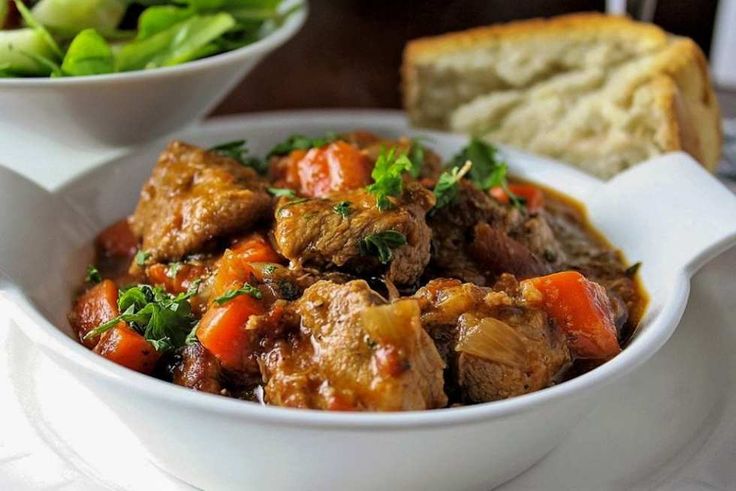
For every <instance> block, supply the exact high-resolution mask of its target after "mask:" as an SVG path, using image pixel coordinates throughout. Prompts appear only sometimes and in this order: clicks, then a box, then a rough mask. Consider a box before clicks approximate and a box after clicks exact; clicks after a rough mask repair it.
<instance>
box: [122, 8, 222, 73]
mask: <svg viewBox="0 0 736 491" xmlns="http://www.w3.org/2000/svg"><path fill="white" fill-rule="evenodd" d="M234 26H235V19H234V18H233V17H232V16H231V15H230V14H227V13H224V12H223V13H218V14H214V15H194V16H192V17H189V18H187V19H185V20H183V21H181V22H177V23H175V24H173V25H171V26H169V27H167V28H165V29H163V30H161V31H158V32H156V33H155V34H152V35H151V36H149V37H147V38H145V39H136V40H134V41H132V42H130V43H128V44H126V45H124V46H123V47H122V48H121V49H120V52H119V53H118V57H117V69H118V70H120V71H129V70H140V69H144V68H156V67H163V66H171V65H178V64H180V63H185V62H187V61H191V60H195V59H197V58H201V57H203V56H207V55H210V54H213V53H215V52H217V46H216V45H215V44H213V42H214V41H215V40H216V39H217V38H219V37H220V36H222V35H223V34H224V33H225V32H227V31H228V30H230V29H231V28H233V27H234Z"/></svg>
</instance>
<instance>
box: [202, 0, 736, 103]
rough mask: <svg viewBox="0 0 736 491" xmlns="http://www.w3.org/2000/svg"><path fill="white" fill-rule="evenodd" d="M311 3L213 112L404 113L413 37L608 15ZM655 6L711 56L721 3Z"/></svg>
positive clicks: (537, 2) (551, 0) (465, 0)
mask: <svg viewBox="0 0 736 491" xmlns="http://www.w3.org/2000/svg"><path fill="white" fill-rule="evenodd" d="M646 1H647V0H643V2H640V3H646ZM730 1H732V0H721V2H730ZM309 3H310V10H311V12H310V16H309V19H308V20H307V23H306V25H305V26H304V28H303V29H302V31H301V32H300V33H299V34H297V35H296V36H295V37H294V38H293V39H292V40H291V41H290V42H288V43H287V44H285V45H284V46H283V47H282V48H281V49H279V50H277V51H276V52H274V53H273V55H272V56H270V57H269V58H268V59H267V60H265V61H264V62H263V63H262V64H261V65H260V66H258V67H257V68H256V69H255V70H254V71H253V72H252V73H251V74H250V75H249V76H248V77H247V78H245V79H244V80H243V82H242V83H241V84H240V85H239V86H238V87H237V88H236V89H235V90H234V91H233V92H232V93H231V94H230V95H229V96H228V97H227V99H225V101H223V103H222V104H221V105H220V106H219V107H218V108H217V109H216V111H215V114H229V113H239V112H251V111H266V110H274V109H292V108H315V107H322V108H324V107H381V108H398V107H400V104H401V99H400V90H399V66H400V64H401V53H402V50H403V47H404V45H405V43H406V42H407V41H408V40H410V39H414V38H417V37H421V36H428V35H434V34H440V33H444V32H449V31H456V30H462V29H467V28H469V27H475V26H481V25H487V24H491V23H495V22H506V21H510V20H514V19H525V18H530V17H548V16H552V15H558V14H564V13H570V12H580V11H599V12H603V11H605V10H606V2H605V0H523V1H511V2H509V1H508V0H424V1H419V0H310V2H309ZM636 3H637V2H630V4H629V5H630V7H631V5H632V4H634V5H635V4H636ZM655 4H656V8H654V11H653V21H654V22H655V23H656V24H658V25H660V26H661V27H663V28H664V29H665V30H667V31H669V32H672V33H674V34H679V35H683V36H688V37H691V38H693V39H694V40H695V41H696V42H697V43H698V44H699V45H700V46H701V48H702V49H703V51H704V52H705V53H706V54H708V53H710V48H711V40H712V37H713V28H714V24H715V18H716V11H717V8H718V1H717V0H658V1H656V2H655ZM652 7H654V5H652ZM718 95H719V99H720V101H721V107H722V110H723V113H724V115H729V116H732V117H733V116H736V91H728V90H725V89H723V88H721V89H720V90H719V94H718Z"/></svg>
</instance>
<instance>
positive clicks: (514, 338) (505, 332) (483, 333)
mask: <svg viewBox="0 0 736 491" xmlns="http://www.w3.org/2000/svg"><path fill="white" fill-rule="evenodd" d="M525 341H526V340H525V338H524V337H523V336H522V335H521V334H519V333H518V332H517V331H516V330H515V329H514V328H512V327H511V326H509V325H508V324H506V323H505V322H502V321H500V320H498V319H494V318H493V317H484V318H482V319H477V318H476V317H475V316H473V315H469V314H465V315H463V316H462V317H461V318H460V335H459V339H458V342H457V344H456V345H455V351H458V352H462V353H467V354H469V355H473V356H477V357H478V358H482V359H484V360H487V361H491V362H495V363H500V364H502V365H508V366H511V367H515V368H520V367H523V366H524V365H525V364H526V362H527V348H526V343H525Z"/></svg>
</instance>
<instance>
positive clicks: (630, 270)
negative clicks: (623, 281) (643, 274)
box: [624, 262, 641, 278]
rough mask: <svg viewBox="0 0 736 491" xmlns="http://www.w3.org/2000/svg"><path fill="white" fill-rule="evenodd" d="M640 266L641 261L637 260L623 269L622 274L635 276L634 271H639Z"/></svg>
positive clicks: (630, 276)
mask: <svg viewBox="0 0 736 491" xmlns="http://www.w3.org/2000/svg"><path fill="white" fill-rule="evenodd" d="M640 268H641V262H637V263H634V264H632V265H631V266H629V267H628V268H626V270H625V271H624V274H625V275H626V276H628V277H629V278H633V277H634V276H636V273H638V272H639V269H640Z"/></svg>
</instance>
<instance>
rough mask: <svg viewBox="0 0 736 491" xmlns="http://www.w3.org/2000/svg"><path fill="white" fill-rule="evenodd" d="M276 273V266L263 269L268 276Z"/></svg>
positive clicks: (269, 265) (267, 266)
mask: <svg viewBox="0 0 736 491" xmlns="http://www.w3.org/2000/svg"><path fill="white" fill-rule="evenodd" d="M274 271H276V265H275V264H267V265H266V267H264V268H263V272H264V273H266V274H273V273H274Z"/></svg>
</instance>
